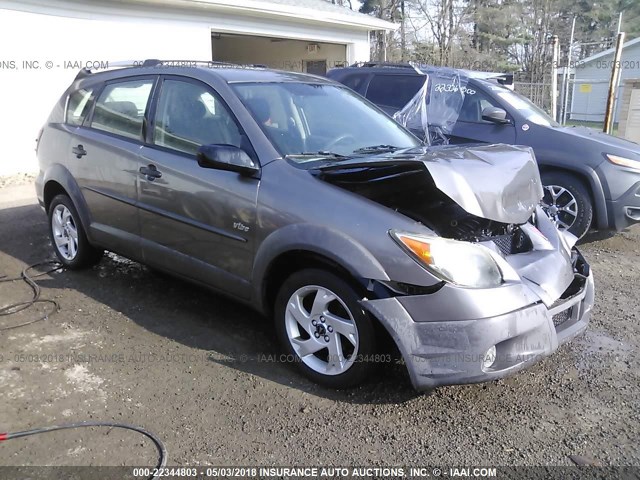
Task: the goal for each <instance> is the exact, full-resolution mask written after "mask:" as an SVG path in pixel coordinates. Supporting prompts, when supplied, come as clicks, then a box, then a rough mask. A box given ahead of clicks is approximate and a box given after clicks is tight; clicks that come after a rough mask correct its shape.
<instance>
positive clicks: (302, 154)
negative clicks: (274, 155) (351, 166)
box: [285, 150, 347, 158]
mask: <svg viewBox="0 0 640 480" xmlns="http://www.w3.org/2000/svg"><path fill="white" fill-rule="evenodd" d="M285 157H333V158H347V156H346V155H342V154H341V153H336V152H329V151H327V150H320V151H318V152H300V153H290V154H288V155H285Z"/></svg>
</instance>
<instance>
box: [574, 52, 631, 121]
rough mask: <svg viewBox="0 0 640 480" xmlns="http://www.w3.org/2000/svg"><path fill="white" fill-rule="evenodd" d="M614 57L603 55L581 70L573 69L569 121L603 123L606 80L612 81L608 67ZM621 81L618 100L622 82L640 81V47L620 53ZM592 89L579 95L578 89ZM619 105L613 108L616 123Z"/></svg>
mask: <svg viewBox="0 0 640 480" xmlns="http://www.w3.org/2000/svg"><path fill="white" fill-rule="evenodd" d="M612 62H613V53H610V54H609V55H604V56H602V57H600V58H597V59H595V60H592V61H591V62H589V63H586V64H584V65H583V66H578V67H577V68H576V74H575V84H574V86H573V98H572V101H571V108H570V111H571V116H570V118H571V119H572V120H586V121H592V122H602V121H603V120H604V112H605V109H606V106H607V94H608V92H609V78H610V77H611V64H612ZM620 63H621V73H620V75H621V81H620V90H619V91H618V98H619V99H621V98H622V96H623V94H624V90H623V88H624V87H623V86H624V80H626V79H631V78H640V43H636V44H634V45H631V46H629V47H627V48H625V49H623V51H622V60H621V62H620ZM585 84H588V85H591V92H589V93H582V92H580V85H585ZM621 103H622V102H620V101H618V103H617V107H616V115H615V121H616V122H617V121H618V120H619V119H618V115H619V112H620V104H621Z"/></svg>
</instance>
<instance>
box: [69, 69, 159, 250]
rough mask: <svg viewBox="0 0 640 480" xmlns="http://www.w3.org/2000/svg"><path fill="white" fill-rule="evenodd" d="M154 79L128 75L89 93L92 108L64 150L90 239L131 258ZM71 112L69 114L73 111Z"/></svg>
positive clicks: (136, 234) (137, 244) (135, 247)
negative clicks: (87, 214) (83, 205)
mask: <svg viewBox="0 0 640 480" xmlns="http://www.w3.org/2000/svg"><path fill="white" fill-rule="evenodd" d="M155 80H156V76H154V75H150V76H142V77H127V78H123V79H118V80H114V81H109V82H107V83H106V84H104V85H103V86H102V88H101V89H100V91H96V92H94V93H93V94H94V95H95V97H96V101H95V105H94V107H93V112H92V113H91V115H90V118H87V119H85V120H84V122H83V123H82V125H81V126H79V127H78V128H77V130H76V131H75V133H74V135H73V137H72V141H71V149H70V150H71V151H70V152H69V155H70V156H71V159H72V162H73V163H74V167H75V168H74V171H73V174H74V177H75V178H76V180H77V181H78V184H79V186H80V188H81V190H82V193H83V195H84V198H85V200H86V203H87V205H88V207H89V212H90V216H91V224H90V225H89V228H90V229H91V233H92V235H93V238H94V239H95V241H96V242H97V243H99V244H100V245H101V246H104V247H106V248H108V249H110V250H114V251H116V252H118V253H121V254H123V255H126V256H129V257H132V258H140V253H141V250H140V242H139V234H140V230H139V225H138V214H137V209H136V203H137V189H138V168H139V164H138V163H139V158H138V155H139V153H140V149H141V148H142V138H143V133H144V128H143V127H144V124H145V122H144V118H145V112H146V111H147V108H148V105H149V99H150V96H151V90H152V88H153V85H154V82H155ZM70 102H71V100H70ZM70 115H71V118H73V115H74V113H73V112H71V113H70ZM68 116H69V113H68Z"/></svg>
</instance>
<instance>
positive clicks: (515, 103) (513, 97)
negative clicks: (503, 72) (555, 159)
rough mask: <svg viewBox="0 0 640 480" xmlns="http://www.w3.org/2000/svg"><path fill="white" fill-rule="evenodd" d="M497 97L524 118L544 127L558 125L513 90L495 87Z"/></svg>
mask: <svg viewBox="0 0 640 480" xmlns="http://www.w3.org/2000/svg"><path fill="white" fill-rule="evenodd" d="M494 90H498V92H497V93H498V97H500V98H501V99H502V100H504V101H505V102H507V103H508V104H509V105H510V106H512V107H513V108H515V109H516V110H518V111H519V112H520V113H521V114H522V116H524V118H526V119H527V120H528V121H530V122H532V123H535V124H537V125H543V126H545V127H559V126H560V124H559V123H558V122H556V121H555V120H554V119H553V118H551V117H550V116H549V115H548V114H547V112H545V111H544V110H542V109H541V108H540V107H538V106H537V105H536V104H535V103H533V102H532V101H531V100H529V99H528V98H527V97H524V96H522V95H520V94H519V93H516V92H513V91H511V90H509V89H508V88H500V89H497V88H495V87H494Z"/></svg>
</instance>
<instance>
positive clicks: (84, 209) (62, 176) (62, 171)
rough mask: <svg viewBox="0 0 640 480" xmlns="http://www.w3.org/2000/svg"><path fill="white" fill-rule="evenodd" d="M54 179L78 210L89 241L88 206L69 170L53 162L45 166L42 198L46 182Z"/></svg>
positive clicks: (89, 220) (89, 217)
mask: <svg viewBox="0 0 640 480" xmlns="http://www.w3.org/2000/svg"><path fill="white" fill-rule="evenodd" d="M51 181H54V182H57V183H59V184H60V185H62V188H64V190H65V191H66V192H67V195H69V198H71V201H72V202H73V206H74V207H76V210H77V211H78V215H79V216H80V221H81V222H82V225H83V226H84V230H85V234H86V235H87V238H88V239H89V241H90V242H91V241H92V240H93V239H92V238H91V237H92V236H91V228H89V227H90V225H91V223H92V222H91V214H90V213H89V207H88V206H87V203H86V201H85V199H84V195H83V194H82V190H81V189H80V186H79V185H78V183H77V182H76V180H75V179H74V178H73V175H71V172H69V170H67V169H66V167H64V166H62V165H61V164H59V163H54V164H52V165H50V166H49V167H47V169H46V170H45V172H44V175H43V181H42V195H43V199H44V191H45V188H46V186H47V183H49V182H51Z"/></svg>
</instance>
